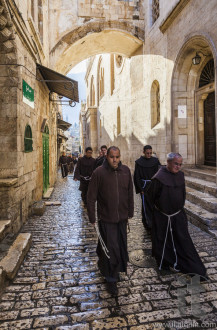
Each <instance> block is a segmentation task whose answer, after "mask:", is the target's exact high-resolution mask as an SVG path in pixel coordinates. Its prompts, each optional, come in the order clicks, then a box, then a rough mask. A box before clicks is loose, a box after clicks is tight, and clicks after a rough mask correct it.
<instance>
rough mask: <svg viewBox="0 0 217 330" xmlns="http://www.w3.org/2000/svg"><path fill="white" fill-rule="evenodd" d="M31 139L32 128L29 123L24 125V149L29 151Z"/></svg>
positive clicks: (30, 149)
mask: <svg viewBox="0 0 217 330" xmlns="http://www.w3.org/2000/svg"><path fill="white" fill-rule="evenodd" d="M32 144H33V140H32V130H31V127H30V126H29V125H26V128H25V134H24V151H25V152H31V151H32V150H33V148H32Z"/></svg>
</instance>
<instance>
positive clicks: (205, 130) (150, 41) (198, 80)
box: [82, 0, 217, 168]
mask: <svg viewBox="0 0 217 330" xmlns="http://www.w3.org/2000/svg"><path fill="white" fill-rule="evenodd" d="M143 8H144V12H143V13H144V43H143V46H142V48H139V49H138V50H137V52H136V53H135V54H133V55H134V56H126V54H125V53H115V52H110V54H102V55H95V56H93V57H91V59H90V60H89V65H88V69H87V74H86V85H87V105H86V126H87V131H86V140H87V141H88V143H90V144H91V145H92V147H93V148H94V150H95V151H96V150H97V149H98V148H99V147H100V145H102V144H108V145H111V144H115V145H118V146H120V148H121V150H122V158H123V160H124V162H125V163H127V164H128V165H129V166H130V167H131V168H133V167H134V160H135V159H136V158H138V156H139V155H140V154H141V152H142V146H143V145H144V144H151V145H152V146H153V149H154V151H155V152H156V154H157V156H158V157H159V158H160V160H161V162H162V163H164V162H165V159H166V158H165V157H166V153H167V152H169V151H171V150H173V151H176V152H180V153H181V154H182V155H183V158H184V164H186V165H193V166H194V165H207V166H211V167H216V106H215V104H216V93H215V89H216V79H215V76H216V55H217V54H216V47H217V38H216V35H217V34H216V32H217V30H216V18H215V17H216V16H215V15H216V14H217V7H216V1H214V0H213V1H212V0H211V1H208V2H207V1H205V0H202V1H197V0H196V1H191V0H183V1H166V0H162V1H158V0H153V1H143ZM82 118H84V110H82ZM89 127H91V128H90V129H89Z"/></svg>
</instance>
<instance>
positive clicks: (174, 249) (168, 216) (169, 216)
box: [155, 205, 181, 270]
mask: <svg viewBox="0 0 217 330" xmlns="http://www.w3.org/2000/svg"><path fill="white" fill-rule="evenodd" d="M155 208H156V209H157V210H158V211H159V212H160V213H162V214H164V215H165V216H166V217H167V218H168V222H167V231H166V237H165V240H164V246H163V252H162V257H161V262H160V267H159V270H161V266H162V263H163V259H164V252H165V246H166V241H167V236H168V230H169V228H170V233H171V238H172V243H173V251H174V253H175V256H176V262H175V263H174V266H173V268H174V270H178V269H176V266H177V261H178V259H177V253H176V248H175V244H174V239H173V231H172V225H171V218H172V217H174V216H175V215H177V214H179V213H180V212H181V210H179V211H178V212H176V213H173V214H166V213H164V212H162V211H161V210H159V209H158V208H157V206H156V205H155Z"/></svg>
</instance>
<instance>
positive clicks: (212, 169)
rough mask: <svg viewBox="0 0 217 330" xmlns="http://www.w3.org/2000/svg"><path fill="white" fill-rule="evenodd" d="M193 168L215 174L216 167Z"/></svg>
mask: <svg viewBox="0 0 217 330" xmlns="http://www.w3.org/2000/svg"><path fill="white" fill-rule="evenodd" d="M195 168H197V169H202V170H206V171H208V172H213V173H214V174H215V173H216V167H215V166H208V165H196V166H195Z"/></svg>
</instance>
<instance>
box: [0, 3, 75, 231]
mask: <svg viewBox="0 0 217 330" xmlns="http://www.w3.org/2000/svg"><path fill="white" fill-rule="evenodd" d="M48 2H49V1H48V0H32V1H17V0H8V1H5V0H0V76H1V77H0V84H1V85H0V86H1V87H0V153H1V161H0V220H10V224H9V222H8V223H7V225H8V224H9V226H10V231H12V232H14V233H16V232H17V231H18V230H19V229H20V227H21V226H22V224H23V223H24V222H25V220H26V219H27V216H28V214H29V212H30V211H31V206H32V205H33V203H34V202H36V201H39V200H40V199H41V198H42V194H43V193H44V192H46V190H47V189H48V187H52V186H53V185H54V183H55V180H56V173H57V153H58V150H57V149H58V148H57V137H58V129H62V128H65V126H66V125H67V123H65V122H63V121H62V120H61V115H60V117H58V113H59V112H60V102H59V98H57V94H56V93H58V94H60V95H63V96H66V97H68V98H71V99H73V94H72V88H71V87H72V84H73V81H72V80H71V79H69V78H66V77H65V76H63V75H60V74H58V73H57V72H55V71H53V70H50V69H48V66H49V8H48ZM74 83H75V82H74ZM63 85H67V87H68V88H67V93H68V94H67V93H66V95H64V93H65V91H66V89H64V87H63ZM61 91H62V93H61Z"/></svg>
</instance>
